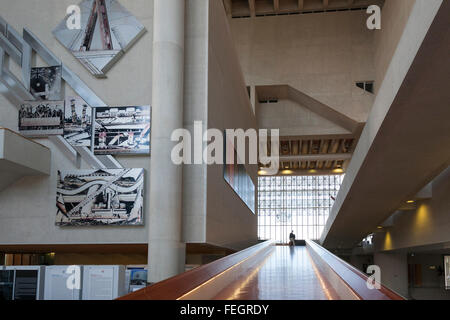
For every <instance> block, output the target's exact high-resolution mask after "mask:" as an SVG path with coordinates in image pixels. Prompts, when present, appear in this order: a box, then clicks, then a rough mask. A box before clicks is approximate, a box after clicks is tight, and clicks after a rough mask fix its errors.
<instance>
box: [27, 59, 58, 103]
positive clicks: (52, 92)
mask: <svg viewBox="0 0 450 320" xmlns="http://www.w3.org/2000/svg"><path fill="white" fill-rule="evenodd" d="M61 69H62V68H61V66H52V67H39V68H31V76H30V91H31V93H32V94H33V96H34V97H35V98H36V99H39V100H61V75H62V70H61Z"/></svg>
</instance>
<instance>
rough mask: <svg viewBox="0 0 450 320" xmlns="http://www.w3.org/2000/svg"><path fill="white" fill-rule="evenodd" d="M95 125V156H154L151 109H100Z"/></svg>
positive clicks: (141, 107) (96, 113)
mask: <svg viewBox="0 0 450 320" xmlns="http://www.w3.org/2000/svg"><path fill="white" fill-rule="evenodd" d="M95 122H96V125H95V142H94V153H95V154H98V155H106V154H108V155H115V154H149V153H150V132H151V125H150V123H151V108H150V106H129V107H107V108H103V107H102V108H96V109H95Z"/></svg>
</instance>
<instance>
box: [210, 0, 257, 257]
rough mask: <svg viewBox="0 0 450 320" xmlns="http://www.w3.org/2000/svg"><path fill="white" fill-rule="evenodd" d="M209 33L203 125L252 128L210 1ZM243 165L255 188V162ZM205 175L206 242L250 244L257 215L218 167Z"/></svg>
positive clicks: (221, 21) (224, 32) (217, 6)
mask: <svg viewBox="0 0 450 320" xmlns="http://www.w3.org/2000/svg"><path fill="white" fill-rule="evenodd" d="M209 32H210V33H209V55H208V59H209V60H208V66H209V70H208V105H209V108H208V128H217V129H219V130H224V129H234V128H242V129H244V130H247V129H249V128H256V118H255V116H254V114H253V110H252V106H251V104H250V99H249V95H248V91H247V89H246V86H245V82H244V78H243V75H242V71H241V67H240V64H239V60H238V56H237V54H236V51H235V47H234V43H233V41H232V36H231V32H230V29H229V25H228V21H227V17H226V15H225V11H224V9H223V6H222V3H221V1H209ZM246 169H247V173H248V174H249V175H250V176H251V177H252V179H253V182H254V184H255V189H256V186H257V166H256V165H246ZM207 175H208V176H207V185H208V190H207V221H206V223H207V228H206V240H207V242H208V243H211V244H215V245H219V246H226V247H230V248H233V249H241V248H243V247H246V246H248V245H250V244H255V243H256V240H257V216H256V214H253V213H252V212H251V211H250V209H248V208H247V206H246V205H245V203H244V202H243V201H242V200H241V199H240V198H239V197H238V196H237V194H236V193H235V192H234V191H233V189H232V188H231V187H230V186H229V185H228V183H227V182H226V181H225V180H224V177H223V166H222V165H212V166H208V168H207ZM255 197H256V195H255ZM255 199H256V198H255Z"/></svg>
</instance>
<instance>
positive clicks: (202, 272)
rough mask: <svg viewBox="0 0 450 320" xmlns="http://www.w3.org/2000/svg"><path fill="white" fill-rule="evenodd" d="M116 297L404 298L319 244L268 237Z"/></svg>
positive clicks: (143, 298)
mask: <svg viewBox="0 0 450 320" xmlns="http://www.w3.org/2000/svg"><path fill="white" fill-rule="evenodd" d="M120 300H403V298H402V297H401V296H399V295H397V294H396V293H394V292H392V291H391V290H389V289H388V288H386V287H384V286H382V285H380V288H379V289H376V288H374V289H369V288H368V286H367V276H366V275H365V274H363V273H362V272H360V271H358V270H357V269H355V268H354V267H352V266H350V265H349V264H347V263H346V262H344V261H343V260H341V259H339V258H338V257H336V256H334V255H333V254H331V253H330V252H329V251H327V250H325V249H324V248H322V247H321V246H319V245H318V244H316V243H315V242H312V241H306V246H297V247H288V246H276V245H275V244H274V243H273V242H271V241H267V242H264V243H261V244H258V245H256V246H254V247H251V248H248V249H246V250H243V251H240V252H237V253H235V254H233V255H230V256H227V257H225V258H222V259H220V260H217V261H215V262H213V263H210V264H208V265H204V266H201V267H198V268H196V269H193V270H191V271H188V272H186V273H183V274H181V275H178V276H176V277H173V278H170V279H167V280H165V281H162V282H159V283H156V284H154V285H151V286H148V287H147V288H145V289H142V290H140V291H137V292H134V293H131V294H129V295H127V296H124V297H122V298H120Z"/></svg>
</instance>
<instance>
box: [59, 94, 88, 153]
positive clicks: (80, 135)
mask: <svg viewBox="0 0 450 320" xmlns="http://www.w3.org/2000/svg"><path fill="white" fill-rule="evenodd" d="M91 126H92V108H91V107H90V106H89V105H88V104H87V103H86V102H85V101H84V100H83V99H81V98H80V97H67V98H66V102H65V111H64V138H65V139H66V140H67V141H68V142H69V143H70V144H71V145H72V146H74V147H90V146H91V136H92V135H91Z"/></svg>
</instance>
